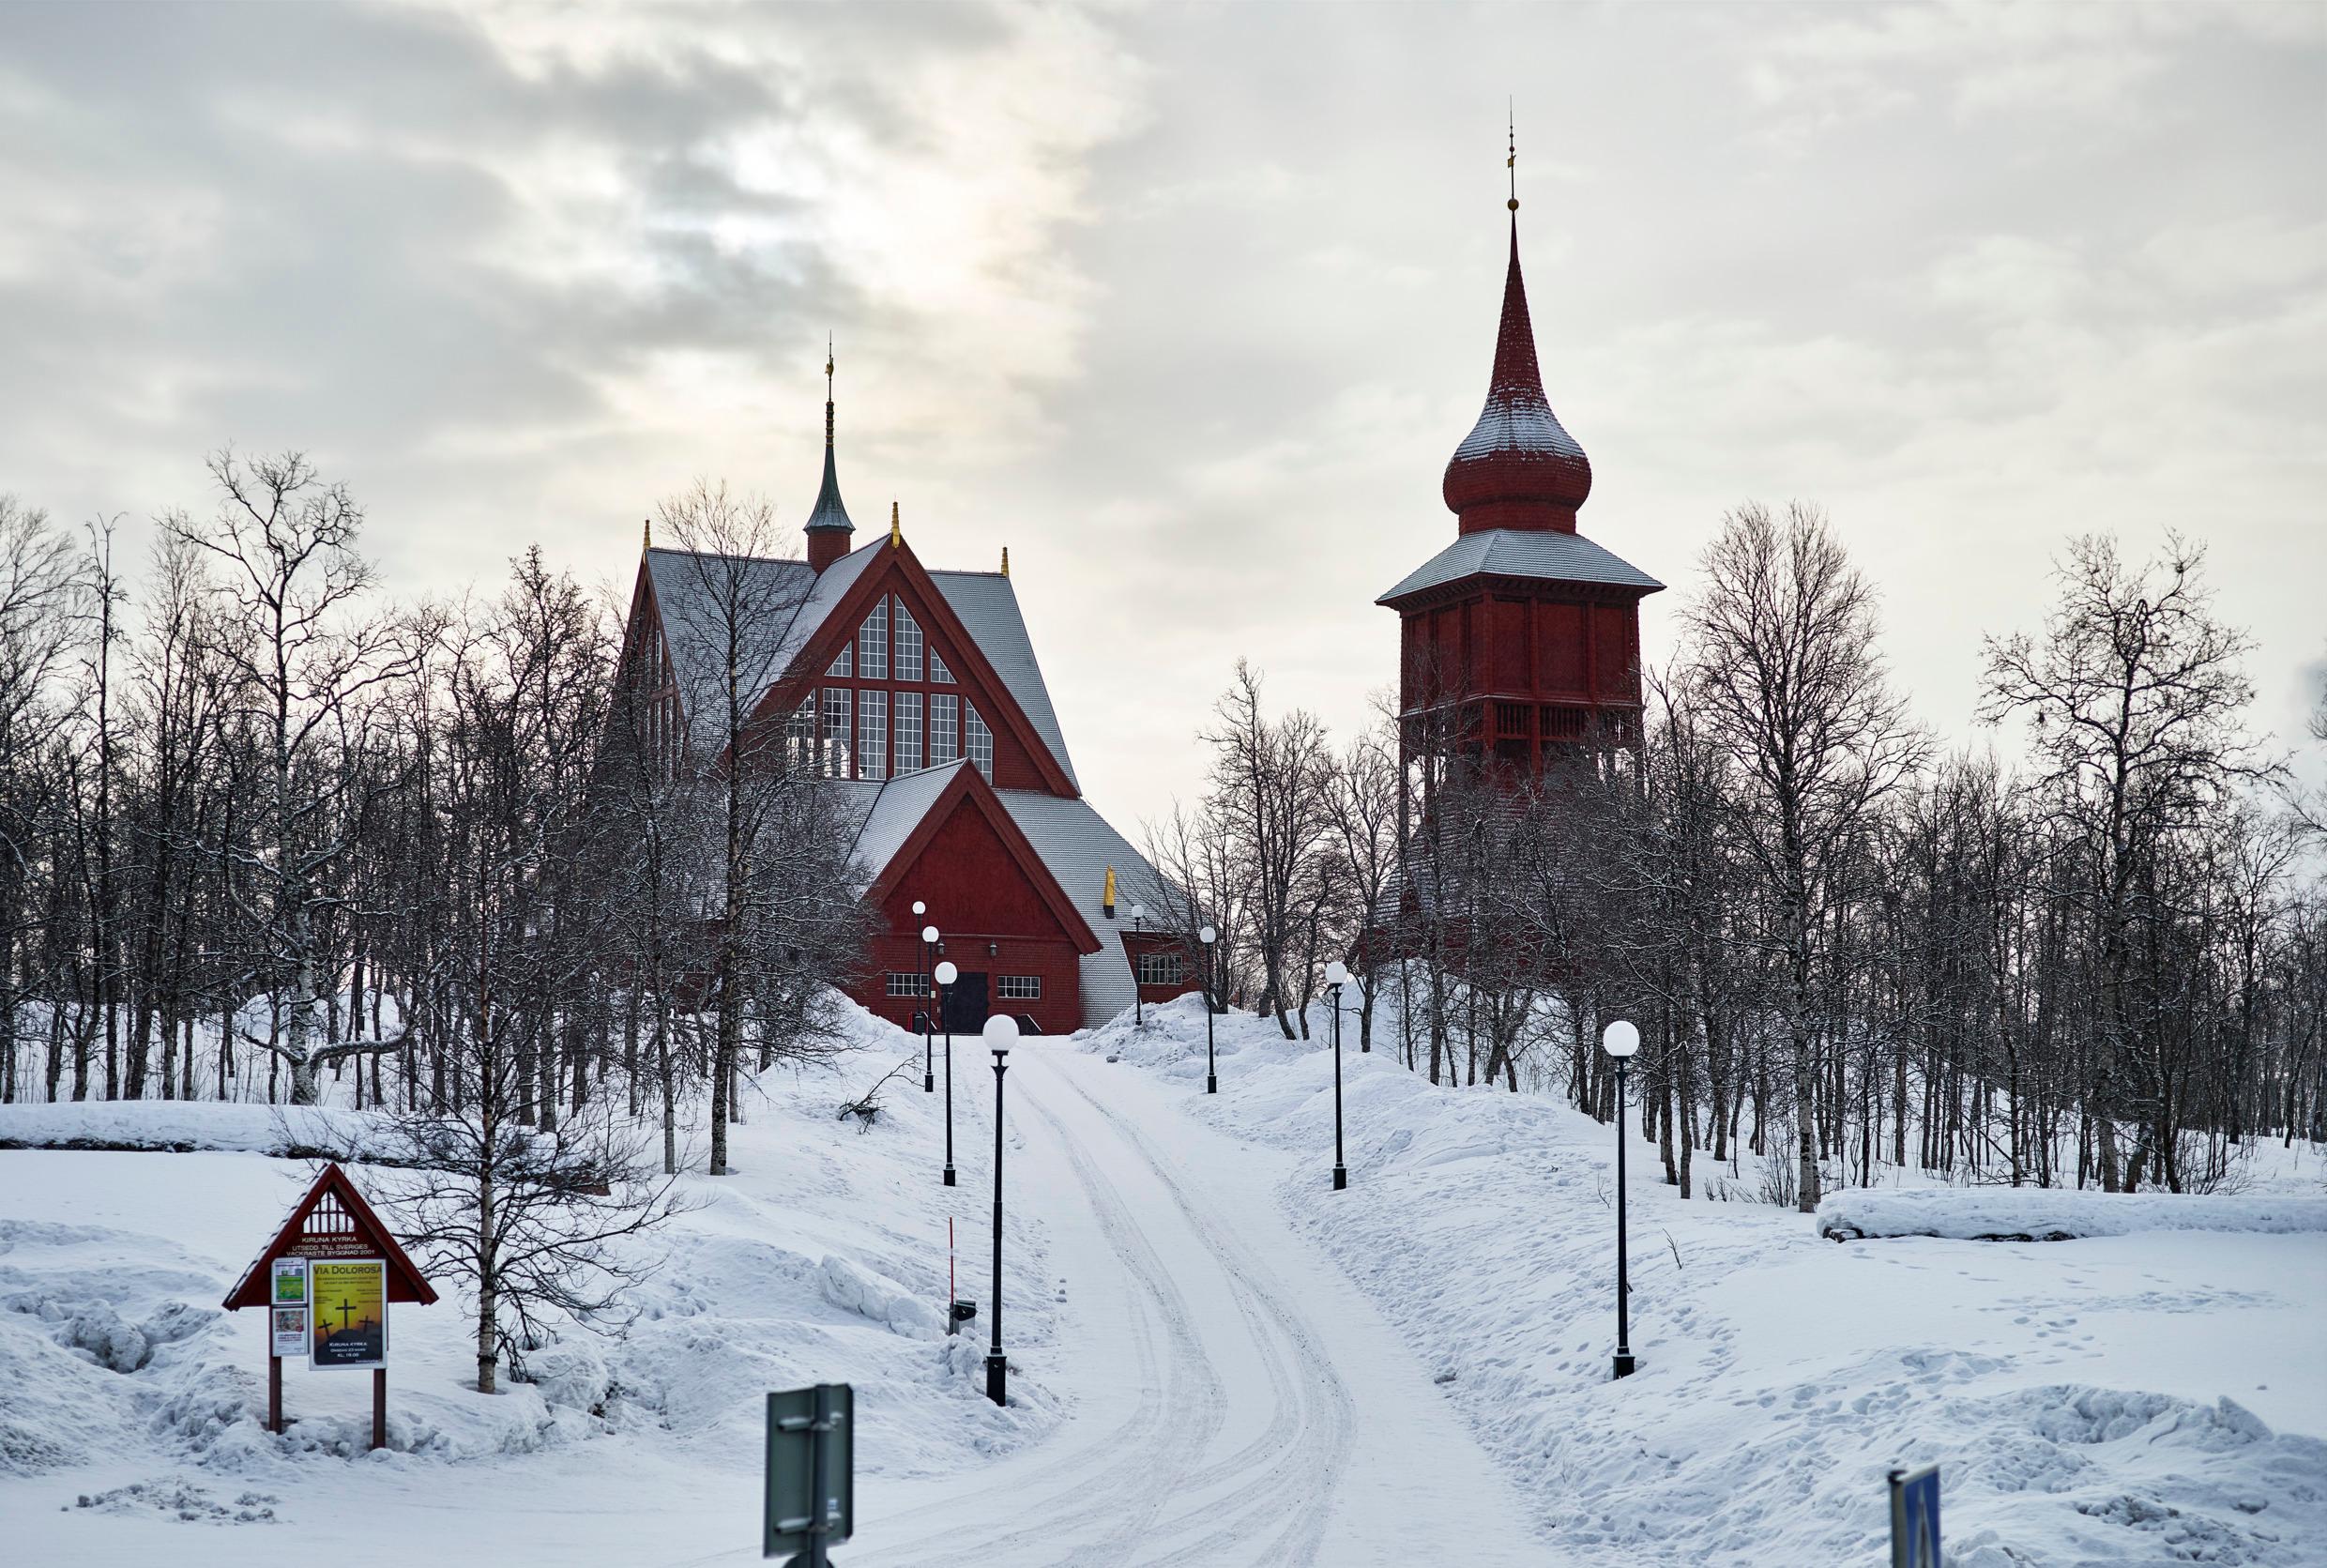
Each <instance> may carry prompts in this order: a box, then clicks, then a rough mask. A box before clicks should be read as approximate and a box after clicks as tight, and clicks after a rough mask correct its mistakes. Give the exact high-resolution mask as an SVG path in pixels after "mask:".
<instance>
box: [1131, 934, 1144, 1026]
mask: <svg viewBox="0 0 2327 1568" xmlns="http://www.w3.org/2000/svg"><path fill="white" fill-rule="evenodd" d="M1147 918H1148V910H1147V906H1144V905H1139V904H1134V905H1133V906H1132V935H1133V936H1138V935H1140V933H1141V931H1142V930H1143V929H1144V927H1143V925H1142V922H1143V921H1146V920H1147ZM1146 1001H1147V998H1146V997H1142V996H1141V995H1140V994H1139V944H1138V943H1136V942H1133V944H1132V1027H1133V1028H1139V1029H1144V1028H1147V1027H1148V1010H1147V1007H1146V1005H1145V1004H1146Z"/></svg>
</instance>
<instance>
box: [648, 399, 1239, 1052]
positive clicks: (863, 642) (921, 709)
mask: <svg viewBox="0 0 2327 1568" xmlns="http://www.w3.org/2000/svg"><path fill="white" fill-rule="evenodd" d="M826 370H827V373H828V375H829V373H830V367H829V365H828V366H827V367H826ZM824 419H825V447H824V482H823V486H822V488H821V489H820V490H819V491H818V493H817V495H816V501H815V505H814V508H813V510H811V511H810V513H809V517H808V522H807V525H806V527H805V530H804V531H805V534H806V538H807V559H805V560H776V559H770V560H761V561H754V562H753V563H751V571H752V572H753V574H754V576H755V577H757V578H758V579H759V580H760V582H761V584H762V585H763V586H764V587H765V589H766V591H765V593H764V594H763V595H761V601H763V602H764V603H765V604H767V605H768V607H769V613H770V614H771V615H777V616H781V617H783V621H784V625H783V629H782V631H781V632H780V641H779V643H778V645H777V647H778V652H777V654H776V657H775V658H774V660H773V661H772V662H771V663H770V666H769V668H770V669H771V671H772V677H771V678H770V680H769V682H768V685H769V689H770V691H771V692H774V691H781V692H783V693H784V696H783V705H784V706H785V707H786V708H789V710H790V714H791V717H790V718H789V720H788V723H789V725H790V730H789V740H790V742H791V744H790V745H789V746H788V747H787V751H788V752H789V753H790V754H792V755H793V756H794V757H795V759H796V760H797V759H798V758H799V757H801V756H803V755H805V756H813V758H814V763H813V767H814V770H815V771H816V772H817V773H819V774H820V775H822V776H823V777H824V780H825V786H829V788H831V789H832V790H834V791H836V792H837V793H839V794H840V795H841V796H842V797H843V798H844V803H845V806H846V809H847V812H848V814H849V818H850V820H851V821H852V822H853V823H854V825H855V831H856V841H855V849H854V860H855V865H856V874H857V878H858V886H859V890H860V893H861V896H862V897H863V898H864V899H865V900H866V901H867V902H868V903H869V904H871V905H872V906H874V908H875V910H876V911H877V915H876V931H877V933H878V934H877V935H876V936H875V937H874V939H873V941H872V943H871V946H870V949H869V951H867V952H866V953H865V955H864V962H863V965H862V967H861V971H860V973H859V978H858V981H857V983H856V984H855V985H854V987H853V988H852V992H851V994H852V995H853V996H854V997H856V999H857V1000H858V1001H859V1002H861V1003H862V1004H863V1005H864V1006H865V1007H867V1008H869V1009H871V1010H872V1011H873V1012H877V1013H879V1014H881V1015H882V1016H884V1017H887V1018H889V1019H890V1020H892V1021H894V1022H896V1023H899V1024H905V1025H908V1026H909V1025H910V1024H911V1022H912V1020H913V1018H914V1017H915V1015H916V1014H917V1013H919V1012H920V1011H921V1010H922V1009H923V1008H925V1007H926V1006H927V1005H928V1003H927V1001H926V999H925V998H926V996H927V993H926V989H925V984H926V982H925V981H924V979H923V975H924V972H925V970H924V967H925V965H934V964H935V962H936V955H934V954H925V953H924V952H923V951H922V949H921V944H920V928H921V927H922V925H923V924H924V923H926V924H932V925H935V926H936V927H937V928H938V929H939V930H940V931H941V932H942V933H943V936H944V943H943V954H942V955H943V956H944V957H945V958H947V959H950V960H951V961H952V963H953V964H954V966H955V967H956V968H957V969H958V970H959V971H960V979H959V981H958V982H956V984H955V985H954V987H953V989H952V994H951V997H950V998H949V1003H948V1008H947V1012H948V1015H949V1017H950V1019H951V1023H952V1025H953V1028H955V1029H956V1031H957V1032H959V1031H963V1030H974V1029H975V1028H978V1027H979V1026H980V1025H981V1024H982V1023H983V1021H984V1019H985V1017H986V1016H987V1014H988V1012H1009V1013H1011V1014H1012V1015H1014V1016H1016V1017H1018V1018H1020V1019H1021V1020H1022V1021H1030V1022H1031V1023H1032V1024H1033V1025H1034V1026H1035V1027H1036V1028H1040V1029H1042V1030H1043V1031H1044V1032H1048V1033H1061V1032H1065V1031H1069V1030H1072V1029H1075V1028H1083V1027H1086V1026H1088V1025H1094V1024H1099V1023H1103V1022H1104V1021H1105V1020H1106V1019H1108V1018H1110V1017H1112V1016H1114V1015H1115V1014H1116V1013H1118V1012H1121V1011H1123V1010H1124V1009H1126V1008H1129V1007H1130V1006H1131V1005H1132V1000H1133V988H1134V986H1136V987H1137V990H1138V994H1139V995H1140V996H1141V997H1143V998H1144V999H1146V1000H1148V1001H1162V1000H1164V999H1167V998H1169V997H1174V996H1177V995H1179V993H1180V992H1182V991H1185V990H1188V989H1191V988H1192V986H1193V983H1194V981H1193V978H1192V976H1191V974H1190V970H1189V967H1188V966H1187V964H1186V962H1185V961H1184V959H1183V956H1182V955H1181V953H1180V951H1179V948H1178V946H1177V944H1176V943H1175V942H1173V941H1172V939H1171V938H1169V937H1167V936H1161V935H1158V934H1156V933H1153V932H1149V931H1144V930H1141V929H1139V928H1138V926H1137V924H1136V922H1135V921H1133V917H1132V913H1131V905H1130V903H1129V901H1128V900H1127V901H1126V902H1125V903H1124V904H1122V905H1120V906H1118V905H1117V904H1116V903H1115V902H1113V894H1114V882H1113V881H1112V880H1111V879H1110V875H1109V874H1110V872H1112V873H1113V874H1114V876H1115V877H1116V878H1119V879H1120V880H1121V881H1122V882H1123V883H1124V884H1125V886H1126V887H1127V888H1131V887H1139V886H1145V885H1148V880H1149V875H1150V874H1149V873H1148V866H1147V862H1146V860H1144V859H1143V858H1142V857H1141V855H1140V853H1139V851H1138V850H1137V849H1135V848H1133V846H1132V845H1131V844H1130V843H1129V842H1128V841H1127V840H1125V839H1124V838H1123V836H1122V835H1121V834H1119V833H1118V832H1117V831H1116V830H1114V829H1113V828H1112V827H1110V826H1109V825H1108V824H1107V821H1106V819H1105V818H1103V817H1102V816H1101V815H1100V814H1099V813H1098V812H1097V811H1096V810H1094V809H1093V808H1092V807H1091V805H1090V803H1089V802H1088V801H1087V800H1086V799H1084V798H1083V792H1082V787H1081V785H1080V784H1078V783H1077V782H1076V780H1075V775H1074V764H1073V762H1072V760H1071V759H1070V758H1069V756H1068V754H1067V741H1066V736H1065V735H1064V733H1062V731H1061V730H1060V728H1059V725H1058V717H1057V712H1056V710H1055V709H1054V708H1052V706H1051V700H1050V692H1049V690H1048V688H1047V687H1046V686H1045V685H1044V683H1043V679H1042V664H1041V662H1039V661H1038V660H1037V659H1036V658H1035V653H1034V646H1033V643H1032V641H1031V639H1030V638H1029V637H1028V636H1027V624H1026V619H1025V617H1023V616H1022V615H1021V614H1020V612H1019V608H1018V598H1017V594H1016V591H1015V589H1014V588H1013V587H1012V586H1011V577H1010V555H1009V552H1008V551H1004V552H1003V554H1002V559H1001V567H1000V570H999V571H947V570H937V569H934V568H931V567H929V566H926V565H924V564H923V563H922V561H921V558H920V555H919V554H918V553H917V552H916V551H915V550H914V548H913V546H912V544H911V543H910V542H908V541H907V540H906V539H905V534H904V531H903V529H902V528H901V527H900V526H899V525H898V524H897V521H896V518H895V516H894V513H893V511H892V515H891V518H890V526H889V528H888V529H886V530H885V531H883V532H882V533H880V534H879V535H878V536H876V537H875V539H874V540H872V541H871V542H869V543H865V544H861V545H859V544H857V543H856V542H855V534H856V525H855V524H854V523H853V522H852V521H851V520H850V518H849V515H848V510H847V508H846V507H845V506H844V504H843V503H842V500H841V490H840V478H839V470H838V464H837V459H836V457H835V453H834V449H833V405H832V402H831V400H830V398H829V395H828V397H827V399H826V402H825V405H824ZM705 580H706V573H705V572H704V571H701V570H699V569H698V562H697V561H696V558H695V557H692V556H689V555H687V554H686V553H684V552H680V551H674V550H662V549H655V548H652V547H651V545H650V546H649V547H648V548H647V549H646V553H645V556H644V558H643V559H642V560H641V561H640V563H639V570H638V578H637V585H636V586H635V587H634V588H633V590H632V594H631V615H630V621H629V626H628V630H627V632H626V635H625V642H624V647H623V654H622V664H621V668H622V669H623V671H624V672H625V676H624V678H625V679H626V680H627V681H629V682H630V683H631V695H632V697H633V698H634V699H641V700H643V702H644V705H645V708H646V713H647V715H648V729H649V735H648V741H647V743H648V745H649V747H650V749H652V750H653V751H655V752H657V753H659V754H661V755H662V756H663V757H665V758H666V759H669V758H676V756H677V754H679V752H680V751H681V750H682V749H683V748H684V743H685V737H686V734H687V731H688V728H689V725H690V724H691V723H704V722H717V721H716V720H707V716H704V715H696V714H691V713H690V711H689V708H690V706H691V704H690V700H689V693H690V692H691V691H704V690H707V689H710V688H711V686H712V685H713V683H712V682H711V681H709V680H708V679H707V676H708V675H709V674H710V673H711V671H710V670H709V669H707V668H706V667H705V666H706V664H707V653H708V650H707V649H706V648H703V647H700V646H699V645H700V638H698V637H694V636H691V635H689V634H688V632H687V631H686V628H688V627H689V626H691V625H699V624H701V621H702V618H703V617H700V616H699V615H691V614H690V606H689V600H690V596H696V595H700V594H702V593H703V592H704V591H705V588H704V584H705ZM711 749H713V750H716V749H717V748H716V747H714V748H711ZM1132 896H1134V897H1135V896H1136V895H1132ZM917 903H919V904H922V905H925V906H927V913H926V914H925V915H921V916H917V915H915V914H914V912H913V906H914V905H915V904H917Z"/></svg>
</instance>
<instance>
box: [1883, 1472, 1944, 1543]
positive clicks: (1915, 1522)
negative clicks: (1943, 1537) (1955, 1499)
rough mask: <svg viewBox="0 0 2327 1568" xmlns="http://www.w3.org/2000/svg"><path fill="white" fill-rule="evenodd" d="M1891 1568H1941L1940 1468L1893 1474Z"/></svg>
mask: <svg viewBox="0 0 2327 1568" xmlns="http://www.w3.org/2000/svg"><path fill="white" fill-rule="evenodd" d="M1891 1568H1941V1565H1940V1559H1939V1466H1937V1465H1925V1466H1924V1467H1923V1469H1918V1470H1893V1471H1892V1472H1891Z"/></svg>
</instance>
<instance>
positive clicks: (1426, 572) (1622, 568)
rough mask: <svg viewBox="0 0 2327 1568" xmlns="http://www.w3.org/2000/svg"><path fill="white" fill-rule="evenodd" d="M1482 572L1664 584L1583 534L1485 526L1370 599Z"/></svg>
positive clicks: (1648, 586)
mask: <svg viewBox="0 0 2327 1568" xmlns="http://www.w3.org/2000/svg"><path fill="white" fill-rule="evenodd" d="M1481 574H1483V575H1485V576H1489V577H1535V578H1541V579H1544V580H1546V581H1549V582H1557V583H1603V584H1607V585H1609V586H1615V587H1623V588H1639V589H1641V590H1642V591H1644V592H1647V593H1654V592H1656V591H1657V590H1658V589H1660V588H1662V587H1663V586H1665V585H1664V584H1662V583H1660V582H1658V581H1657V580H1656V579H1655V578H1653V577H1651V576H1650V575H1649V574H1648V573H1647V572H1645V571H1641V570H1640V569H1639V568H1638V567H1636V566H1634V565H1633V564H1632V563H1631V562H1629V561H1627V560H1625V559H1623V558H1622V557H1621V556H1617V555H1616V554H1614V553H1613V552H1611V551H1608V550H1604V549H1602V548H1601V547H1600V546H1599V545H1597V544H1594V543H1593V542H1592V541H1591V540H1588V539H1586V538H1585V537H1584V536H1583V535H1581V534H1571V533H1564V532H1561V531H1559V530H1558V529H1551V528H1543V529H1536V528H1486V529H1483V530H1481V531H1480V532H1477V533H1469V534H1462V535H1458V536H1457V537H1456V538H1455V540H1454V542H1453V543H1452V544H1450V545H1448V546H1447V547H1446V548H1445V549H1443V550H1441V551H1439V552H1438V553H1437V555H1435V556H1431V557H1430V559H1428V560H1427V561H1424V562H1423V563H1422V565H1421V566H1420V567H1417V568H1416V569H1415V570H1414V571H1411V572H1409V573H1408V574H1407V577H1406V579H1405V581H1403V582H1401V583H1400V584H1399V585H1398V586H1396V587H1394V588H1392V589H1391V590H1390V591H1389V592H1388V593H1385V594H1383V595H1382V596H1381V597H1380V598H1379V599H1377V600H1376V601H1374V602H1375V603H1376V604H1388V603H1390V602H1391V601H1393V600H1399V599H1403V598H1405V597H1406V596H1407V594H1410V593H1420V592H1421V591H1422V589H1424V588H1435V587H1437V586H1438V585H1439V584H1441V583H1452V582H1455V581H1457V580H1458V579H1460V578H1464V577H1470V576H1477V575H1481Z"/></svg>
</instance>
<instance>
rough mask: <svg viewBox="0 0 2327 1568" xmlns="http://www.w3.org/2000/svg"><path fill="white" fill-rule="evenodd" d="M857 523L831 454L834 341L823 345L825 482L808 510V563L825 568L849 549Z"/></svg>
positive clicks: (819, 568) (817, 568) (818, 569)
mask: <svg viewBox="0 0 2327 1568" xmlns="http://www.w3.org/2000/svg"><path fill="white" fill-rule="evenodd" d="M856 529H857V525H855V524H854V523H851V522H850V521H849V520H848V509H847V508H846V507H845V506H843V505H842V504H841V476H840V469H839V467H838V466H837V465H836V464H835V463H834V462H833V457H832V344H831V342H830V340H829V339H828V340H826V343H825V345H824V485H823V487H822V488H821V489H819V490H818V491H817V492H816V504H815V506H814V509H813V510H810V512H809V513H808V525H807V527H806V529H805V530H804V531H805V532H806V533H807V535H808V564H809V565H810V566H812V567H814V568H815V569H816V570H817V571H823V570H824V569H825V568H826V567H828V566H830V565H831V564H832V563H833V562H834V561H836V560H839V559H840V558H841V557H842V556H844V555H846V554H847V553H848V536H849V535H850V534H853V533H855V532H856Z"/></svg>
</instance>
